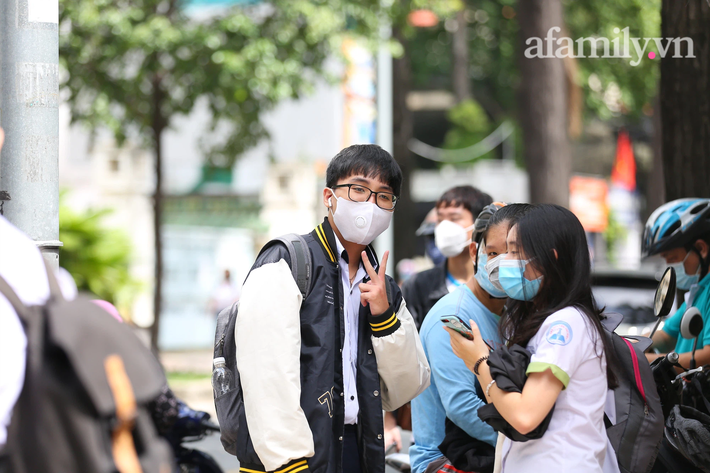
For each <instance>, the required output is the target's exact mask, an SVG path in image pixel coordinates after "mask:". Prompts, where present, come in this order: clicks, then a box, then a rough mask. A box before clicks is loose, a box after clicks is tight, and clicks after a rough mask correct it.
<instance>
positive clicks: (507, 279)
mask: <svg viewBox="0 0 710 473" xmlns="http://www.w3.org/2000/svg"><path fill="white" fill-rule="evenodd" d="M528 262H529V260H513V259H506V260H503V261H501V262H500V267H499V268H498V281H499V282H500V285H501V286H503V289H505V293H506V294H507V295H508V297H510V298H511V299H515V300H517V301H531V300H533V299H534V298H535V296H536V295H537V293H538V292H539V291H540V283H541V282H542V276H540V277H539V278H537V279H534V280H532V281H530V280H528V279H525V276H523V273H524V272H525V266H526V265H527V264H528Z"/></svg>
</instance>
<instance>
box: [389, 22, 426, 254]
mask: <svg viewBox="0 0 710 473" xmlns="http://www.w3.org/2000/svg"><path fill="white" fill-rule="evenodd" d="M392 35H393V37H394V38H395V39H397V40H398V41H399V42H400V43H401V44H402V46H403V47H404V53H403V55H402V57H400V58H395V59H393V64H392V84H393V88H394V90H393V91H392V106H393V107H392V128H393V130H392V155H393V157H394V159H395V160H396V161H397V163H398V164H399V167H400V168H402V177H403V179H402V191H401V195H400V198H399V201H398V202H397V210H396V211H395V214H394V241H395V245H396V247H395V251H394V254H395V258H396V260H397V261H396V262H395V263H397V262H399V261H400V260H402V259H404V258H412V257H413V256H415V254H416V238H415V235H414V234H415V233H416V231H417V227H418V225H419V223H420V222H417V221H415V217H414V216H415V215H416V207H415V205H414V201H413V200H412V193H411V191H410V189H411V177H412V171H413V170H414V168H415V162H414V156H413V155H412V152H411V151H409V148H407V143H408V142H409V140H411V139H412V136H413V134H414V123H413V118H412V112H411V111H410V110H409V109H408V108H407V94H409V91H410V87H411V76H412V69H411V63H410V60H409V44H408V43H407V40H406V38H404V36H403V35H402V34H401V32H400V30H399V29H398V28H394V29H393V31H392Z"/></svg>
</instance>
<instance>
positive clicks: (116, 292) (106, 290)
mask: <svg viewBox="0 0 710 473" xmlns="http://www.w3.org/2000/svg"><path fill="white" fill-rule="evenodd" d="M63 200H64V195H62V199H61V201H60V206H59V239H60V240H61V241H62V242H63V243H64V246H63V247H62V248H61V250H60V254H59V256H60V262H61V265H62V267H64V268H65V269H66V270H67V271H69V273H71V275H72V276H73V277H74V281H75V282H76V285H77V287H78V289H79V290H80V291H88V292H90V293H92V294H94V295H95V296H96V297H97V298H99V299H104V300H107V301H109V302H112V303H114V304H116V305H118V306H120V309H121V310H122V311H125V310H126V309H127V308H129V307H130V303H131V299H132V298H133V297H134V296H135V293H136V291H137V289H138V287H137V283H136V282H135V281H134V280H133V279H132V278H131V276H130V274H129V271H128V266H129V263H130V259H131V244H130V240H129V238H128V236H127V235H126V234H125V233H124V232H123V231H121V230H117V229H112V228H108V227H107V225H106V224H105V222H104V219H105V218H106V217H107V216H108V215H109V214H110V213H111V210H107V209H102V210H87V211H85V212H76V211H74V210H72V209H71V208H69V207H68V206H67V205H66V203H65V202H63Z"/></svg>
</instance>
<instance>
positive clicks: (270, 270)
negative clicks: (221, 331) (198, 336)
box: [235, 258, 314, 471]
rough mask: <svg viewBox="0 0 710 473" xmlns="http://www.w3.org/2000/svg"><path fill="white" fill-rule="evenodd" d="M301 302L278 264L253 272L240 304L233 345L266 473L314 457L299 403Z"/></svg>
mask: <svg viewBox="0 0 710 473" xmlns="http://www.w3.org/2000/svg"><path fill="white" fill-rule="evenodd" d="M272 259H273V258H272ZM301 299H302V297H301V293H300V291H299V289H298V286H297V285H296V282H295V281H294V279H293V275H292V274H291V268H290V267H289V265H288V263H287V262H286V261H284V260H283V259H280V260H278V261H277V262H267V263H265V264H263V265H261V266H259V267H257V268H255V269H253V270H252V271H251V273H250V274H249V276H248V278H247V280H246V282H245V283H244V286H243V288H242V297H241V300H240V302H239V315H238V317H237V321H236V326H235V340H236V345H237V347H236V352H237V366H238V367H239V373H240V377H241V384H242V389H243V393H244V410H245V413H246V418H247V423H248V425H249V433H250V436H251V440H252V442H253V445H254V451H255V452H256V454H257V455H258V456H259V459H260V460H261V462H262V464H263V465H264V467H265V468H266V470H267V471H274V470H277V469H279V467H281V466H283V465H287V464H290V463H292V462H293V461H299V460H300V461H303V463H304V464H306V466H307V463H306V462H305V461H304V459H305V458H308V457H312V456H313V454H314V442H313V433H312V432H311V430H310V427H309V425H308V420H307V419H306V416H305V414H304V412H303V410H302V408H301V402H300V399H301V365H300V356H301V328H300V308H301V302H302V301H301ZM306 471H307V470H306Z"/></svg>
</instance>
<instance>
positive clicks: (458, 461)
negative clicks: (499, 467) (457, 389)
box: [439, 383, 496, 473]
mask: <svg viewBox="0 0 710 473" xmlns="http://www.w3.org/2000/svg"><path fill="white" fill-rule="evenodd" d="M476 388H478V383H476ZM476 390H478V389H476ZM481 397H483V393H481ZM444 429H445V430H444V432H445V435H444V440H443V441H442V442H441V445H439V451H440V452H441V453H442V454H443V455H444V456H445V457H446V458H447V459H448V460H449V462H451V464H452V465H453V466H454V468H456V469H457V470H460V471H463V472H469V471H471V472H474V471H475V472H476V473H493V466H494V464H495V453H496V451H495V450H496V449H495V448H494V447H493V446H491V445H489V444H487V443H486V442H484V441H483V440H479V439H476V438H473V437H471V436H470V435H468V434H467V433H466V431H464V430H463V429H462V428H461V427H459V426H458V425H456V424H455V423H454V422H453V421H452V420H451V419H449V418H448V417H447V418H446V423H445V427H444Z"/></svg>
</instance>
